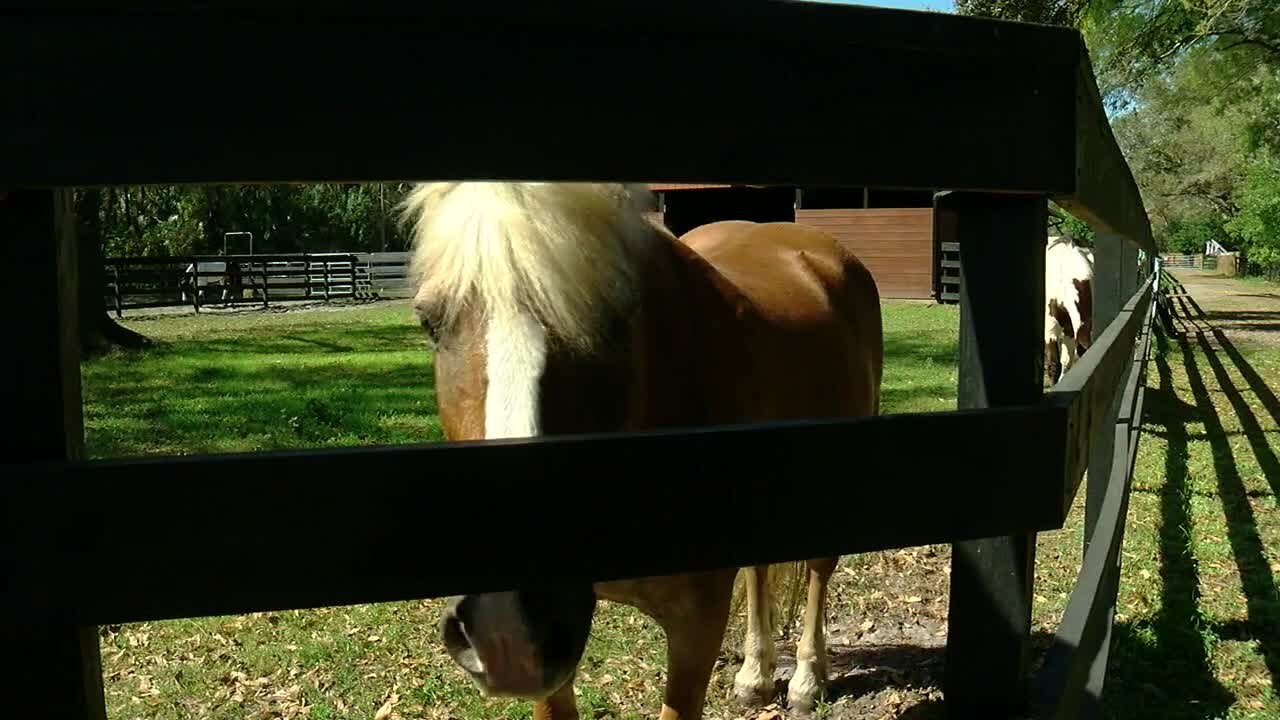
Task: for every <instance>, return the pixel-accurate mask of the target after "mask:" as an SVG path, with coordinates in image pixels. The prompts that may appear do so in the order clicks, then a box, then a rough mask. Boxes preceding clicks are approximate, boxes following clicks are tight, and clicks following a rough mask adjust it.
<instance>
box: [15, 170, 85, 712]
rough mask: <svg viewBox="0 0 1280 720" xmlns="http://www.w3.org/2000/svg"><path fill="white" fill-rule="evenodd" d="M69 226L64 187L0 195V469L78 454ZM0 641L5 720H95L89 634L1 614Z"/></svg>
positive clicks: (80, 432) (74, 282)
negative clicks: (3, 322)
mask: <svg viewBox="0 0 1280 720" xmlns="http://www.w3.org/2000/svg"><path fill="white" fill-rule="evenodd" d="M75 225H76V223H75V214H74V212H73V210H72V204H71V191H70V190H59V191H47V190H45V191H19V192H10V193H7V194H4V195H3V196H0V258H2V261H3V264H4V267H6V268H11V269H13V270H14V271H15V272H13V273H11V274H10V282H8V283H5V284H4V286H3V290H0V292H3V293H4V296H5V297H6V298H8V301H7V305H8V306H9V307H21V308H23V311H22V312H19V313H11V314H10V316H9V318H8V328H7V329H8V332H9V340H10V342H9V343H8V345H6V347H8V348H9V349H8V350H7V351H5V352H3V353H0V357H2V358H3V370H2V372H0V376H3V378H4V379H3V382H4V383H5V398H6V402H5V403H4V404H3V405H4V407H3V410H0V412H3V413H4V416H5V417H6V418H7V420H6V425H7V427H8V430H7V431H6V432H5V433H3V435H2V436H0V448H3V450H2V451H3V453H4V457H5V460H6V461H7V462H12V463H16V464H21V463H25V462H48V461H55V462H56V461H66V460H80V459H82V458H83V455H84V425H83V418H82V415H81V396H80V333H79V318H78V307H77V302H76V293H77V292H78V287H77V286H78V278H77V262H76V233H75ZM19 349H20V350H19ZM22 474H23V473H21V472H19V473H18V475H19V478H21V476H22ZM10 481H11V482H20V481H21V480H10ZM9 512H13V513H21V512H23V510H22V508H12V509H10V510H9ZM23 561H24V560H23V558H20V557H18V558H13V557H11V558H7V559H6V562H16V563H21V562H23ZM48 591H49V589H48V588H39V587H9V588H7V592H12V593H28V594H32V593H42V592H48ZM0 642H2V643H4V645H5V649H6V652H7V653H8V654H9V657H13V658H21V661H20V662H17V663H13V664H12V665H11V667H8V668H6V672H5V673H4V674H3V675H0V697H3V698H4V709H5V716H6V717H32V718H34V717H39V718H50V719H51V720H105V717H106V704H105V700H104V697H103V690H102V665H101V658H100V656H99V648H98V629H97V628H96V627H94V626H92V625H75V624H73V623H71V622H69V621H68V622H46V621H39V620H34V621H33V620H29V619H26V618H15V617H6V618H4V619H2V620H0Z"/></svg>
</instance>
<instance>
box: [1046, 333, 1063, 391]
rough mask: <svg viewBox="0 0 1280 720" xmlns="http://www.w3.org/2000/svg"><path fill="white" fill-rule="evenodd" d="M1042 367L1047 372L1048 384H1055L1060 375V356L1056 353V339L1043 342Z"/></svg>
mask: <svg viewBox="0 0 1280 720" xmlns="http://www.w3.org/2000/svg"><path fill="white" fill-rule="evenodd" d="M1044 369H1045V371H1046V372H1047V373H1048V374H1049V384H1050V385H1056V384H1057V383H1058V379H1059V378H1061V377H1062V356H1061V355H1060V354H1059V353H1058V341H1057V340H1052V339H1051V340H1046V341H1045V343H1044Z"/></svg>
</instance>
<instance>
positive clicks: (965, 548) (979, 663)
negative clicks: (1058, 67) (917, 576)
mask: <svg viewBox="0 0 1280 720" xmlns="http://www.w3.org/2000/svg"><path fill="white" fill-rule="evenodd" d="M935 207H936V208H937V211H938V212H940V213H944V214H945V216H946V217H944V218H942V222H940V223H939V227H942V228H947V231H946V232H947V235H948V237H944V238H943V240H944V241H947V242H959V243H960V273H961V282H960V370H959V388H958V390H959V406H960V407H961V408H988V407H1001V406H1008V405H1022V404H1031V403H1035V402H1037V401H1039V399H1040V398H1041V396H1042V394H1043V387H1044V385H1043V382H1044V319H1043V318H1044V314H1045V295H1044V292H1045V291H1044V287H1045V285H1044V274H1045V273H1044V267H1045V240H1046V236H1045V227H1046V225H1047V223H1048V216H1047V213H1048V208H1047V202H1046V200H1045V199H1044V198H1040V197H1031V196H1001V195H989V194H979V193H945V194H942V195H940V196H939V197H938V198H937V200H936V204H935ZM975 480H976V478H975ZM1051 481H1052V478H1027V482H1051ZM1034 569H1035V534H1034V533H1032V534H1026V535H1017V536H1012V537H1000V538H987V539H982V540H973V541H965V542H959V543H955V544H953V545H952V557H951V605H950V615H949V620H948V633H947V651H946V658H947V660H946V672H945V680H944V688H943V690H944V695H945V697H946V704H947V714H948V716H949V717H988V718H1009V717H1014V716H1018V715H1020V714H1021V713H1023V712H1024V711H1025V707H1026V687H1027V672H1028V661H1029V656H1030V649H1031V645H1030V641H1031V597H1032V593H1031V589H1032V583H1033V582H1034V578H1035V573H1034Z"/></svg>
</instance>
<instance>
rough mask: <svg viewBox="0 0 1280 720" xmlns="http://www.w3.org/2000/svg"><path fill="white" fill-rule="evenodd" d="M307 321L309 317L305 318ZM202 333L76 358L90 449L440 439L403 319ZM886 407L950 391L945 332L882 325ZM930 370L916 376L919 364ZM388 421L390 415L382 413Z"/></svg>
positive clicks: (417, 335) (426, 353) (950, 348)
mask: <svg viewBox="0 0 1280 720" xmlns="http://www.w3.org/2000/svg"><path fill="white" fill-rule="evenodd" d="M317 320H318V322H316V321H317ZM308 322H315V324H314V325H288V326H279V325H278V324H277V325H264V326H245V327H241V328H234V329H227V328H217V329H214V330H211V331H210V333H209V334H208V336H201V335H200V334H199V333H200V332H201V331H200V326H199V325H196V326H195V328H194V329H193V330H191V331H190V332H189V334H188V335H187V336H184V337H177V338H173V339H169V340H165V341H163V342H159V343H157V344H156V345H154V346H153V347H150V348H148V349H146V350H141V351H126V352H119V353H116V354H114V355H113V356H111V357H108V358H104V359H102V360H98V361H94V362H92V363H89V364H87V365H86V370H85V399H86V406H85V417H86V422H87V438H86V439H87V444H88V449H89V452H90V455H91V456H92V457H95V458H105V457H129V456H139V455H157V454H162V455H167V454H185V453H217V452H235V451H245V450H274V449H286V448H288V449H294V448H307V447H323V446H332V445H384V444H404V443H416V442H436V441H441V440H443V436H442V435H441V434H440V432H439V424H438V418H437V417H436V412H437V408H436V402H435V387H434V373H433V369H432V365H431V360H432V354H431V352H430V350H429V347H428V344H427V342H426V340H425V338H424V336H423V334H422V331H421V329H420V328H418V327H417V326H416V325H414V324H412V323H409V322H404V323H400V322H396V323H387V322H373V323H367V324H365V323H350V322H339V323H332V322H328V321H327V319H325V318H316V317H312V318H309V319H308ZM885 345H886V347H885V351H886V356H885V364H886V365H887V366H888V367H890V368H901V369H904V370H905V371H906V372H907V374H908V376H909V380H908V379H905V378H904V379H903V380H902V381H901V382H898V381H896V380H895V381H893V382H890V383H887V384H886V386H885V388H884V393H883V396H882V397H883V406H884V407H885V412H902V411H905V410H911V409H916V408H928V407H932V406H933V405H934V404H936V403H937V401H938V400H939V399H945V398H953V397H954V396H955V388H954V386H953V385H952V384H951V383H949V382H942V383H939V382H937V379H938V375H939V374H942V375H947V376H949V375H950V374H951V373H953V371H954V367H955V362H956V344H955V338H954V337H951V336H949V335H948V336H938V333H936V332H932V331H930V330H928V329H926V330H921V331H919V332H915V333H907V332H905V331H903V332H898V333H890V334H889V336H888V337H886V343H885ZM930 367H932V368H934V369H935V371H934V372H926V373H923V374H922V373H920V372H918V371H919V369H920V368H930ZM388 418H392V420H389V419H388Z"/></svg>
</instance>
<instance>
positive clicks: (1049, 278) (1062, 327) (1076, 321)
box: [1044, 235, 1093, 384]
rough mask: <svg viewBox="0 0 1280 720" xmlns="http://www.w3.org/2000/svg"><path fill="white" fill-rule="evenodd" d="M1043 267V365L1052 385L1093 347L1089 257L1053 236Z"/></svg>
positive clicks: (1067, 238) (1090, 261)
mask: <svg viewBox="0 0 1280 720" xmlns="http://www.w3.org/2000/svg"><path fill="white" fill-rule="evenodd" d="M1044 264H1045V282H1044V289H1045V296H1046V302H1045V318H1044V361H1045V369H1046V370H1047V371H1048V373H1049V383H1050V384H1055V383H1057V382H1058V380H1060V379H1061V378H1062V374H1063V373H1065V372H1066V371H1068V370H1070V369H1071V367H1072V366H1073V365H1075V363H1076V360H1078V359H1079V357H1080V356H1081V355H1083V354H1084V353H1085V351H1086V350H1088V349H1089V346H1090V345H1092V344H1093V253H1092V252H1090V251H1088V250H1086V249H1085V248H1081V247H1078V246H1077V245H1076V244H1075V243H1074V242H1072V240H1071V238H1070V237H1069V236H1065V235H1054V236H1050V237H1049V241H1048V245H1047V246H1046V249H1045V263H1044Z"/></svg>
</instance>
